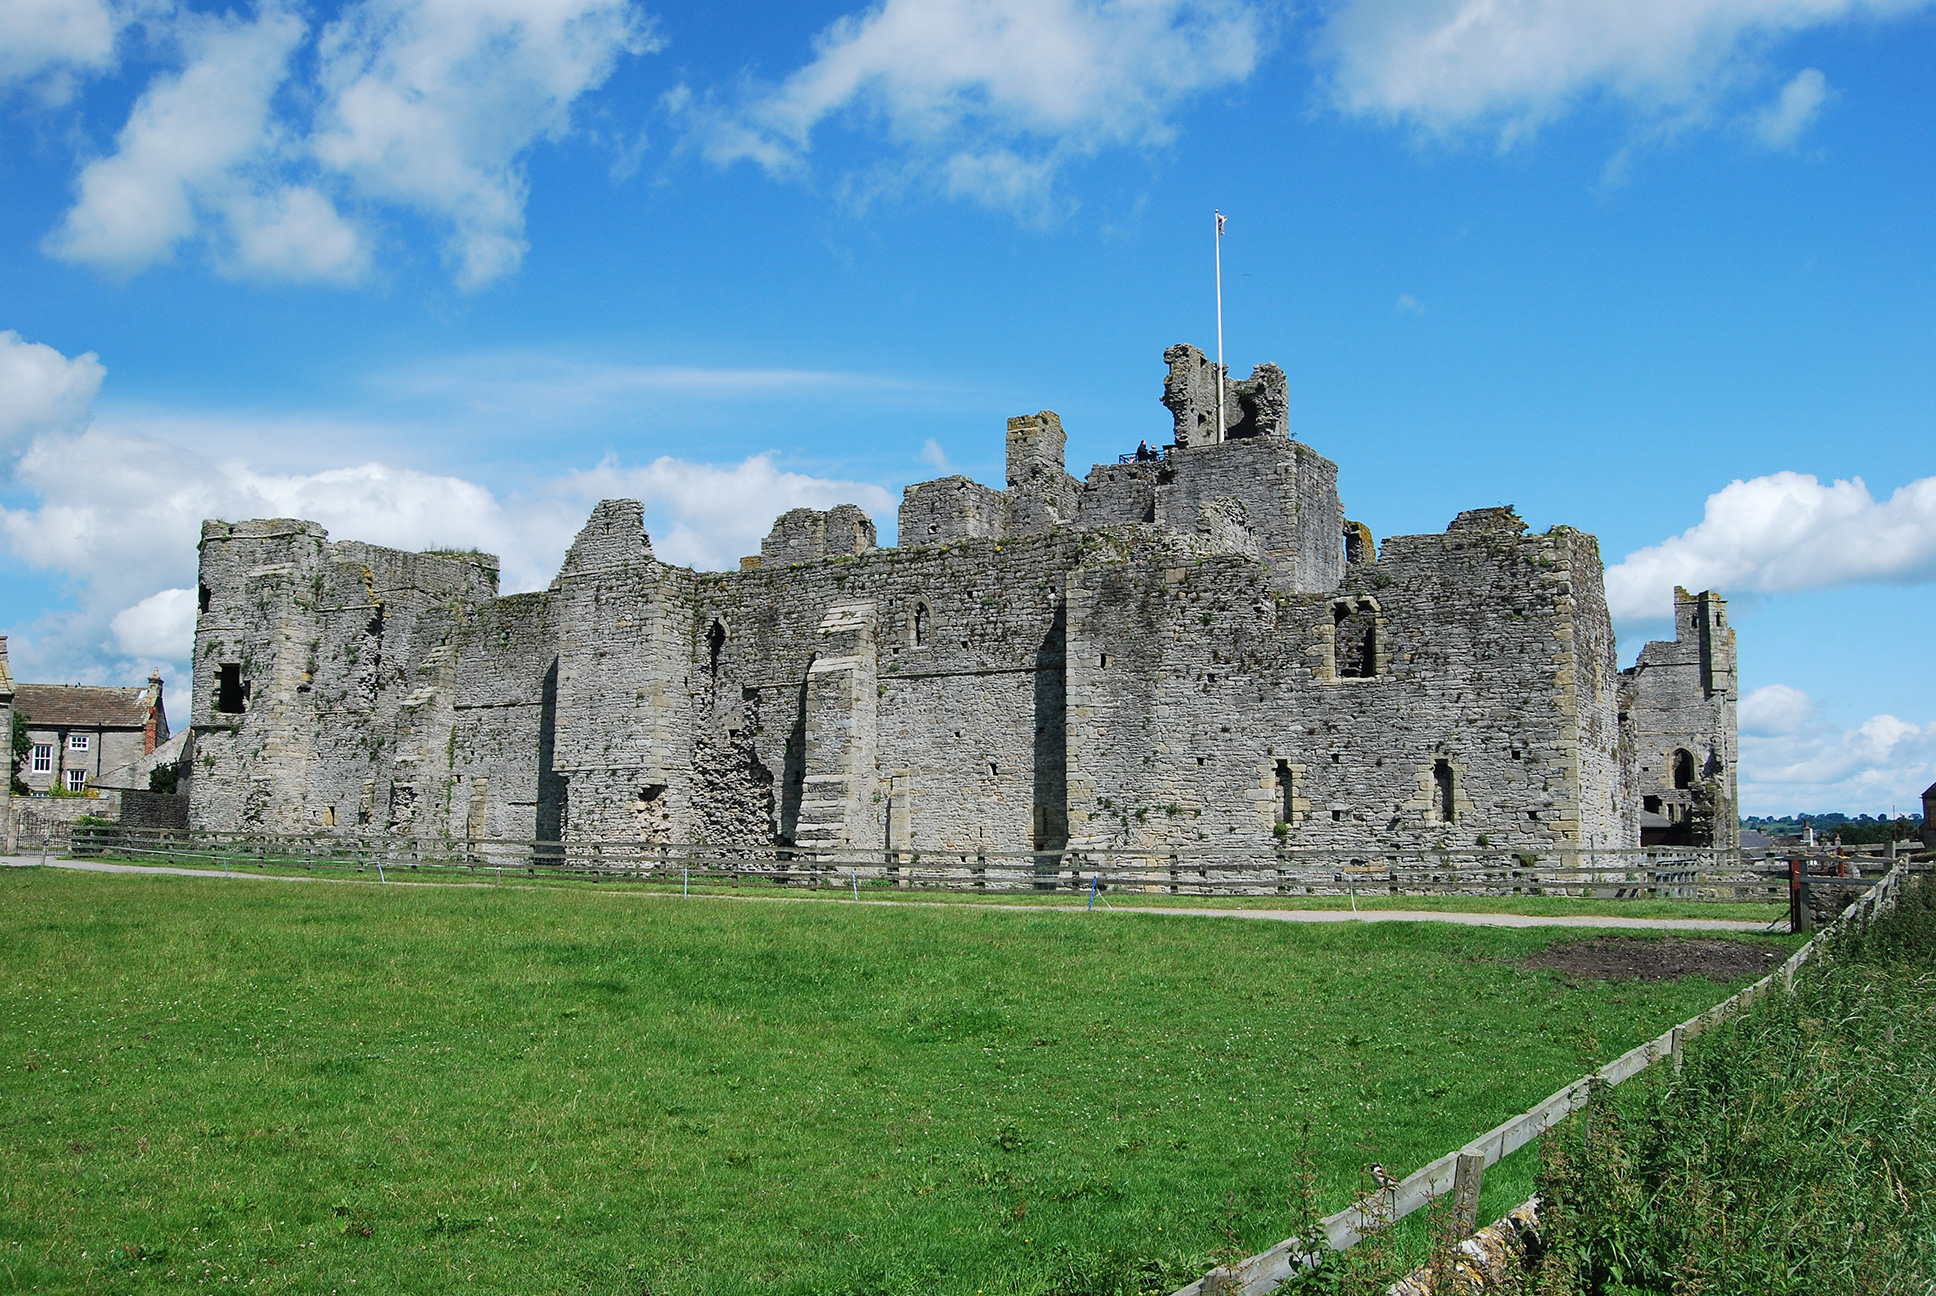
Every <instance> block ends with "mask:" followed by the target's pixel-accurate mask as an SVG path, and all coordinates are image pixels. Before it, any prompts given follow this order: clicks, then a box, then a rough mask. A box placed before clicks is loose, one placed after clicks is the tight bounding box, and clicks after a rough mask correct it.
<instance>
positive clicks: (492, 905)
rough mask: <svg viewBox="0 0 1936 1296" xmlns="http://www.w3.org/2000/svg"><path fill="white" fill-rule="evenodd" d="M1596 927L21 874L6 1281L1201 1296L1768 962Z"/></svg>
mask: <svg viewBox="0 0 1936 1296" xmlns="http://www.w3.org/2000/svg"><path fill="white" fill-rule="evenodd" d="M1580 935H1581V933H1579V932H1576V931H1554V930H1551V929H1547V930H1534V931H1512V930H1501V929H1481V928H1465V927H1452V926H1443V925H1431V924H1380V925H1369V924H1367V925H1356V924H1341V925H1323V926H1305V925H1291V924H1276V923H1255V922H1245V921H1235V920H1232V921H1218V920H1195V921H1179V920H1177V919H1174V918H1166V917H1162V916H1154V915H1150V916H1146V915H1136V914H1124V913H1115V914H1107V913H1098V914H1095V915H1087V914H1072V913H1061V912H1044V913H1029V912H1016V911H1013V910H1005V911H1004V910H992V909H988V908H981V907H976V906H970V905H960V906H939V907H918V908H917V907H912V906H906V907H900V906H856V905H845V906H842V905H837V904H798V905H795V904H745V903H727V902H719V901H713V900H708V899H701V898H695V899H693V900H690V901H676V900H670V899H666V898H650V897H646V896H642V895H638V894H627V893H624V892H621V891H617V890H614V889H610V888H603V887H600V888H593V887H589V886H578V887H570V888H567V887H551V888H529V889H513V888H509V887H507V888H504V889H502V890H491V889H484V888H427V887H426V888H416V887H399V886H392V887H377V886H369V887H361V886H298V885H284V884H254V883H251V884H220V883H214V882H211V881H207V880H203V879H198V878H173V877H139V876H125V875H123V876H106V875H97V874H79V873H72V872H65V871H57V870H39V869H5V870H0V972H4V985H3V986H0V1165H4V1166H5V1174H4V1177H3V1178H0V1193H3V1194H4V1196H0V1290H41V1291H57V1290H58V1291H100V1292H108V1291H115V1292H120V1291H140V1290H149V1289H155V1290H186V1289H190V1288H213V1287H216V1286H244V1287H247V1288H249V1289H250V1290H260V1291H300V1292H331V1293H339V1294H341V1293H350V1292H359V1291H360V1292H371V1291H374V1292H390V1291H398V1292H430V1291H448V1290H452V1289H454V1288H457V1287H472V1288H476V1289H479V1290H492V1291H506V1292H598V1293H605V1292H612V1293H628V1294H635V1293H657V1294H662V1296H663V1294H668V1293H699V1292H707V1293H714V1292H718V1293H724V1292H742V1291H745V1292H751V1291H761V1292H768V1291H780V1292H799V1293H810V1292H811V1293H829V1294H830V1296H832V1294H837V1293H856V1294H858V1293H874V1292H880V1293H895V1292H901V1291H907V1292H914V1291H921V1292H924V1293H926V1292H937V1293H961V1294H962V1296H973V1294H985V1296H995V1294H996V1293H1004V1294H1005V1293H1047V1292H1059V1293H1063V1296H1078V1294H1079V1293H1085V1292H1097V1293H1101V1292H1110V1293H1119V1292H1133V1291H1138V1290H1157V1291H1167V1290H1169V1289H1170V1288H1173V1287H1174V1286H1177V1285H1179V1284H1180V1283H1181V1282H1184V1281H1187V1280H1188V1279H1190V1278H1193V1277H1195V1276H1197V1274H1198V1273H1200V1272H1201V1270H1202V1268H1203V1267H1205V1266H1206V1265H1207V1264H1209V1263H1210V1262H1211V1260H1212V1258H1213V1255H1214V1254H1215V1253H1216V1252H1217V1251H1218V1250H1219V1249H1223V1248H1230V1249H1237V1250H1242V1251H1250V1250H1255V1249H1258V1248H1260V1247H1262V1246H1265V1245H1268V1244H1269V1243H1271V1242H1274V1241H1276V1240H1277V1239H1278V1238H1279V1237H1281V1236H1282V1235H1283V1233H1284V1231H1285V1230H1286V1228H1287V1222H1288V1219H1289V1207H1288V1202H1287V1184H1288V1181H1289V1179H1290V1177H1291V1175H1292V1174H1293V1173H1294V1170H1295V1163H1296V1149H1297V1146H1298V1144H1299V1138H1298V1132H1299V1130H1300V1129H1301V1128H1302V1127H1303V1126H1304V1125H1305V1124H1306V1123H1307V1122H1308V1124H1309V1129H1310V1134H1309V1147H1310V1150H1311V1154H1312V1156H1313V1157H1314V1158H1315V1160H1316V1165H1317V1171H1318V1174H1319V1176H1320V1181H1321V1184H1322V1192H1323V1201H1322V1203H1321V1205H1322V1206H1323V1207H1324V1209H1334V1208H1336V1207H1338V1206H1341V1205H1343V1204H1344V1203H1345V1201H1346V1200H1347V1199H1348V1198H1349V1196H1350V1195H1351V1194H1352V1192H1353V1191H1354V1190H1355V1188H1356V1186H1357V1184H1358V1182H1359V1171H1360V1167H1361V1164H1362V1162H1363V1160H1364V1158H1365V1155H1366V1154H1365V1152H1364V1150H1363V1149H1364V1145H1365V1143H1366V1140H1367V1135H1368V1134H1369V1138H1370V1146H1371V1152H1370V1155H1371V1156H1372V1157H1375V1158H1376V1159H1378V1160H1380V1161H1383V1162H1384V1163H1385V1164H1387V1165H1388V1166H1389V1167H1391V1168H1392V1169H1393V1170H1395V1171H1398V1172H1400V1173H1403V1172H1405V1171H1408V1170H1410V1169H1412V1168H1413V1167H1415V1166H1416V1165H1418V1164H1420V1163H1422V1162H1424V1161H1426V1160H1428V1159H1430V1158H1432V1157H1434V1156H1437V1155H1439V1154H1440V1153H1443V1152H1446V1151H1449V1150H1450V1149H1452V1148H1453V1147H1456V1146H1457V1145H1459V1144H1460V1143H1462V1142H1464V1141H1465V1140H1466V1139H1468V1138H1470V1137H1471V1136H1473V1135H1474V1134H1476V1133H1478V1132H1480V1131H1481V1130H1483V1129H1485V1128H1487V1127H1489V1126H1491V1125H1493V1124H1495V1123H1496V1122H1498V1121H1499V1120H1501V1119H1503V1118H1505V1117H1507V1116H1510V1115H1512V1114H1514V1113H1516V1112H1518V1111H1521V1110H1523V1109H1524V1108H1526V1107H1528V1106H1530V1105H1531V1104H1532V1103H1533V1102H1535V1101H1537V1100H1539V1099H1541V1098H1543V1097H1545V1096H1546V1095H1547V1094H1548V1093H1550V1092H1552V1091H1553V1090H1554V1089H1555V1088H1557V1087H1558V1086H1559V1085H1560V1084H1562V1083H1564V1082H1566V1081H1568V1080H1571V1079H1573V1078H1575V1077H1576V1076H1578V1075H1579V1074H1580V1073H1581V1072H1582V1071H1583V1070H1585V1069H1586V1068H1587V1067H1588V1066H1589V1065H1591V1064H1592V1063H1593V1062H1595V1061H1597V1060H1600V1059H1603V1058H1606V1057H1610V1056H1612V1055H1614V1054H1616V1053H1619V1052H1621V1051H1623V1050H1625V1049H1627V1048H1629V1047H1631V1046H1632V1045H1633V1044H1635V1043H1638V1042H1639V1041H1640V1040H1642V1039H1643V1038H1646V1037H1649V1036H1652V1035H1654V1034H1656V1033H1658V1032H1659V1031H1661V1030H1662V1029H1664V1028H1665V1027H1666V1026H1668V1025H1670V1024H1672V1023H1673V1022H1675V1021H1678V1020H1680V1019H1682V1018H1685V1017H1687V1016H1689V1015H1691V1014H1692V1013H1694V1012H1696V1011H1698V1010H1699V1009H1701V1008H1704V1007H1706V1006H1708V1005H1709V1004H1711V1003H1713V1002H1714V1001H1715V1000H1717V999H1719V998H1721V997H1722V996H1723V995H1724V994H1726V993H1727V992H1728V991H1729V990H1730V989H1731V988H1732V987H1730V986H1725V985H1716V984H1714V983H1712V982H1709V981H1706V980H1702V979H1690V980H1686V981H1682V982H1677V983H1662V984H1656V985H1640V984H1635V983H1619V984H1611V985H1608V984H1586V985H1583V986H1579V987H1574V986H1569V985H1568V984H1567V983H1566V982H1565V981H1564V980H1562V979H1561V978H1559V977H1557V976H1555V975H1554V974H1552V973H1550V972H1543V971H1540V972H1535V971H1527V970H1524V969H1521V968H1519V967H1518V966H1516V964H1515V960H1516V959H1518V958H1521V957H1523V956H1525V955H1526V954H1528V953H1531V952H1533V951H1535V950H1537V949H1540V948H1542V947H1543V946H1545V945H1547V944H1549V943H1551V942H1552V941H1554V940H1556V939H1575V938H1578V937H1579V936H1580ZM1782 943H1784V944H1785V943H1786V942H1782ZM1517 1160H1519V1158H1515V1161H1517ZM1529 1184H1530V1167H1529V1166H1515V1164H1514V1162H1508V1163H1506V1164H1505V1165H1504V1166H1502V1167H1499V1168H1498V1169H1496V1170H1495V1171H1494V1172H1492V1173H1491V1174H1490V1175H1489V1176H1488V1181H1487V1200H1486V1202H1485V1205H1484V1209H1485V1211H1487V1212H1488V1213H1489V1214H1496V1213H1498V1211H1500V1210H1503V1209H1504V1208H1505V1207H1507V1206H1509V1205H1511V1204H1512V1203H1513V1202H1514V1201H1516V1200H1518V1198H1520V1197H1523V1196H1524V1195H1525V1194H1526V1192H1527V1191H1529Z"/></svg>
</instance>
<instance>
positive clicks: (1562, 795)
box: [190, 346, 1737, 852]
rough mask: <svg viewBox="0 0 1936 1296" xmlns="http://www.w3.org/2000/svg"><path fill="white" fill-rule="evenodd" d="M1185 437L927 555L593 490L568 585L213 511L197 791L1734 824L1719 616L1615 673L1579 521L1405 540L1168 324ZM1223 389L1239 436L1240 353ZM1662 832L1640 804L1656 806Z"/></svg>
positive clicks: (1218, 820)
mask: <svg viewBox="0 0 1936 1296" xmlns="http://www.w3.org/2000/svg"><path fill="white" fill-rule="evenodd" d="M1164 358H1165V360H1166V361H1167V362H1168V364H1169V377H1168V380H1167V382H1166V383H1165V386H1164V393H1163V403H1164V404H1165V405H1166V406H1167V407H1168V408H1169V410H1170V413H1171V415H1172V416H1173V419H1174V426H1175V434H1174V443H1173V444H1172V445H1170V446H1168V447H1166V448H1165V450H1164V452H1163V453H1162V455H1161V457H1160V458H1157V459H1156V460H1154V461H1149V462H1131V463H1117V464H1104V465H1101V466H1098V467H1096V468H1094V469H1092V470H1091V471H1090V473H1089V475H1088V477H1087V478H1086V479H1077V478H1076V477H1074V476H1072V475H1070V474H1069V473H1068V472H1067V471H1066V470H1065V468H1064V465H1063V445H1064V436H1063V430H1062V425H1061V422H1060V420H1059V419H1058V418H1057V417H1056V415H1055V414H1053V413H1050V412H1047V411H1044V412H1042V413H1039V414H1034V415H1028V416H1024V417H1019V418H1012V419H1010V420H1009V422H1008V471H1007V484H1006V488H1005V489H1003V490H994V489H991V488H989V487H987V486H984V485H981V484H980V483H977V482H974V481H971V480H969V479H968V478H966V477H947V478H943V479H941V480H939V481H930V482H922V483H919V484H917V485H914V486H910V487H908V488H907V490H906V492H905V497H904V499H903V502H902V504H901V508H900V522H899V544H898V546H897V547H895V548H891V549H882V548H879V547H878V546H877V544H876V538H875V532H874V525H873V522H872V521H871V520H870V519H869V518H868V516H867V515H866V514H865V513H864V512H862V511H861V510H860V509H859V508H857V507H854V506H852V505H845V506H842V507H839V508H835V509H832V510H829V511H825V512H821V511H817V510H812V509H795V510H793V511H792V512H789V513H787V514H785V515H783V516H782V517H781V518H780V519H779V520H778V521H777V522H776V523H775V525H774V527H773V530H772V533H771V534H770V535H769V536H768V537H767V539H766V541H765V542H764V543H763V544H762V545H761V551H760V554H759V555H758V556H757V557H750V558H747V559H744V560H743V561H742V563H741V568H740V570H738V571H731V572H695V571H692V570H688V569H685V568H681V567H675V566H671V565H668V564H666V563H663V562H660V561H658V560H657V559H656V558H655V557H654V556H653V553H652V546H651V542H650V540H649V538H648V537H647V535H646V533H645V530H644V526H643V522H642V518H641V509H640V505H639V504H638V502H637V501H632V500H607V501H605V502H603V503H601V504H599V505H598V507H597V508H596V509H595V510H594V511H593V513H592V515H591V518H590V520H589V521H588V522H587V523H586V525H585V528H584V530H583V531H582V532H580V533H579V535H578V538H577V539H576V541H575V542H574V543H573V544H572V546H571V548H570V551H569V553H568V554H567V555H566V557H565V560H564V565H563V568H562V570H560V572H559V573H558V576H557V578H556V579H555V580H554V581H553V582H552V583H551V586H550V588H549V589H547V590H544V591H542V592H539V593H531V594H519V595H512V596H508V597H501V596H499V594H498V592H497V581H498V572H497V560H496V559H495V558H492V557H489V556H487V555H481V554H472V553H458V552H434V553H407V552H401V551H398V550H393V549H384V548H379V547H376V546H373V545H367V544H361V543H358V542H356V541H332V540H330V539H329V537H328V535H327V534H326V533H325V532H324V530H323V529H322V528H321V527H319V526H317V525H316V524H315V523H312V522H303V521H292V520H288V519H272V520H265V521H251V522H236V523H227V522H208V523H205V524H204V525H203V528H202V537H201V577H200V581H201V585H200V600H201V604H200V616H199V619H198V621H197V626H196V635H195V659H194V715H193V720H192V723H193V729H194V742H193V752H194V755H193V777H192V780H191V783H190V786H191V789H192V791H191V798H192V799H191V803H190V816H191V824H192V826H193V827H195V828H198V829H203V830H220V831H260V832H269V833H305V832H315V831H329V830H335V831H338V832H361V833H370V834H384V835H388V836H391V837H401V838H413V839H417V840H420V841H426V842H429V841H433V840H442V841H451V842H456V841H473V842H481V841H488V840H493V839H495V840H501V841H533V840H536V841H560V842H579V841H584V842H590V841H600V840H607V841H609V840H624V841H629V842H658V843H679V844H688V843H690V844H707V845H711V846H744V847H773V846H796V847H802V848H807V847H851V848H863V849H870V850H895V851H901V850H909V851H915V850H936V851H969V850H986V851H1018V852H1025V851H1056V850H1063V849H1107V848H1143V847H1147V848H1158V849H1169V850H1185V849H1192V848H1214V849H1231V848H1236V849H1246V850H1252V849H1254V850H1260V851H1269V850H1273V849H1276V848H1279V847H1281V846H1290V847H1312V848H1337V849H1376V848H1379V847H1388V848H1397V849H1461V850H1471V849H1477V848H1482V847H1483V848H1492V849H1498V850H1502V851H1504V850H1522V849H1532V850H1541V851H1550V850H1556V849H1557V850H1566V849H1571V848H1609V847H1624V846H1638V845H1639V844H1640V843H1641V836H1642V829H1641V823H1642V817H1643V813H1645V814H1647V815H1650V816H1657V818H1658V819H1659V821H1661V822H1664V823H1666V824H1668V825H1669V827H1670V828H1671V829H1672V830H1673V834H1674V835H1676V836H1677V837H1678V838H1679V840H1682V841H1685V842H1687V843H1690V844H1694V845H1707V844H1711V845H1717V846H1728V845H1731V844H1732V843H1733V840H1734V834H1735V831H1736V829H1735V824H1736V822H1737V820H1736V812H1735V799H1734V779H1735V770H1734V758H1735V701H1736V687H1735V670H1734V639H1733V631H1732V630H1731V629H1729V628H1728V626H1727V621H1726V611H1725V605H1724V603H1723V601H1722V600H1721V598H1720V597H1719V596H1718V595H1715V594H1713V593H1703V594H1699V595H1686V594H1684V593H1682V594H1679V595H1677V609H1676V611H1677V617H1678V621H1677V627H1678V635H1677V638H1676V640H1675V641H1674V642H1672V643H1665V644H1650V645H1648V646H1647V647H1646V648H1645V649H1643V650H1642V652H1641V655H1640V660H1639V663H1638V664H1637V665H1636V667H1635V668H1634V669H1633V670H1632V671H1629V672H1627V673H1626V674H1625V675H1622V673H1621V672H1620V671H1619V670H1618V668H1617V663H1616V658H1615V647H1614V637H1613V630H1612V625H1611V622H1610V620H1609V617H1608V612H1607V606H1606V600H1605V595H1604V589H1603V584H1602V564H1601V559H1600V552H1599V546H1598V543H1597V541H1596V540H1595V539H1594V537H1593V536H1591V535H1588V534H1586V533H1585V532H1581V531H1576V530H1573V529H1572V528H1570V527H1565V526H1558V527H1554V528H1553V529H1552V530H1550V531H1547V532H1545V533H1544V534H1538V535H1529V534H1527V533H1526V526H1525V524H1524V523H1523V522H1521V521H1520V519H1519V518H1518V517H1517V516H1516V515H1515V514H1514V513H1513V511H1512V510H1511V509H1509V508H1481V509H1474V510H1470V511H1468V512H1464V513H1460V514H1459V515H1458V517H1457V518H1456V519H1454V521H1453V522H1452V524H1451V525H1450V527H1448V528H1447V530H1446V531H1445V532H1444V533H1443V534H1435V535H1416V536H1394V537H1391V538H1388V539H1386V540H1385V541H1384V543H1383V544H1382V545H1378V544H1376V543H1375V542H1374V539H1373V537H1372V535H1371V533H1370V531H1369V530H1368V529H1367V528H1366V527H1364V526H1362V525H1360V524H1359V523H1357V522H1354V521H1351V520H1349V519H1347V518H1346V516H1345V514H1344V510H1343V507H1342V505H1341V504H1340V501H1339V497H1338V491H1337V467H1336V465H1335V464H1333V463H1332V462H1331V461H1330V460H1328V459H1326V458H1324V457H1323V456H1322V455H1320V454H1318V453H1317V452H1316V451H1315V450H1313V449H1312V448H1311V447H1309V446H1308V445H1305V444H1303V443H1302V442H1300V441H1297V440H1294V439H1293V438H1292V437H1291V435H1290V429H1289V426H1288V412H1287V411H1288V402H1287V399H1286V389H1285V378H1284V374H1283V372H1282V371H1281V370H1279V369H1278V368H1277V367H1276V366H1274V365H1262V366H1259V367H1258V368H1257V369H1256V370H1255V371H1254V372H1253V373H1252V375H1251V376H1250V378H1249V379H1247V380H1244V381H1235V380H1232V379H1230V378H1229V377H1228V375H1227V374H1224V373H1222V372H1220V371H1219V369H1218V366H1216V365H1215V364H1214V363H1212V362H1211V361H1209V360H1207V359H1206V358H1205V357H1204V355H1203V353H1202V352H1200V351H1198V350H1197V349H1196V348H1194V347H1188V346H1178V347H1172V348H1171V349H1170V350H1169V351H1167V352H1166V353H1165V356H1164ZM1219 382H1223V383H1224V384H1226V385H1225V392H1224V394H1225V399H1224V402H1223V409H1224V418H1223V422H1222V426H1218V418H1217V409H1218V402H1217V399H1216V394H1217V384H1218V383H1219ZM1650 822H1653V820H1652V819H1650Z"/></svg>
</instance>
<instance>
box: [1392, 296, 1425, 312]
mask: <svg viewBox="0 0 1936 1296" xmlns="http://www.w3.org/2000/svg"><path fill="white" fill-rule="evenodd" d="M1392 309H1393V310H1394V311H1396V312H1397V313H1398V314H1400V315H1423V314H1424V313H1425V303H1424V302H1422V301H1420V300H1419V299H1418V298H1416V297H1414V296H1412V295H1411V294H1410V293H1400V294H1398V300H1397V301H1395V302H1393V303H1392Z"/></svg>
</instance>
